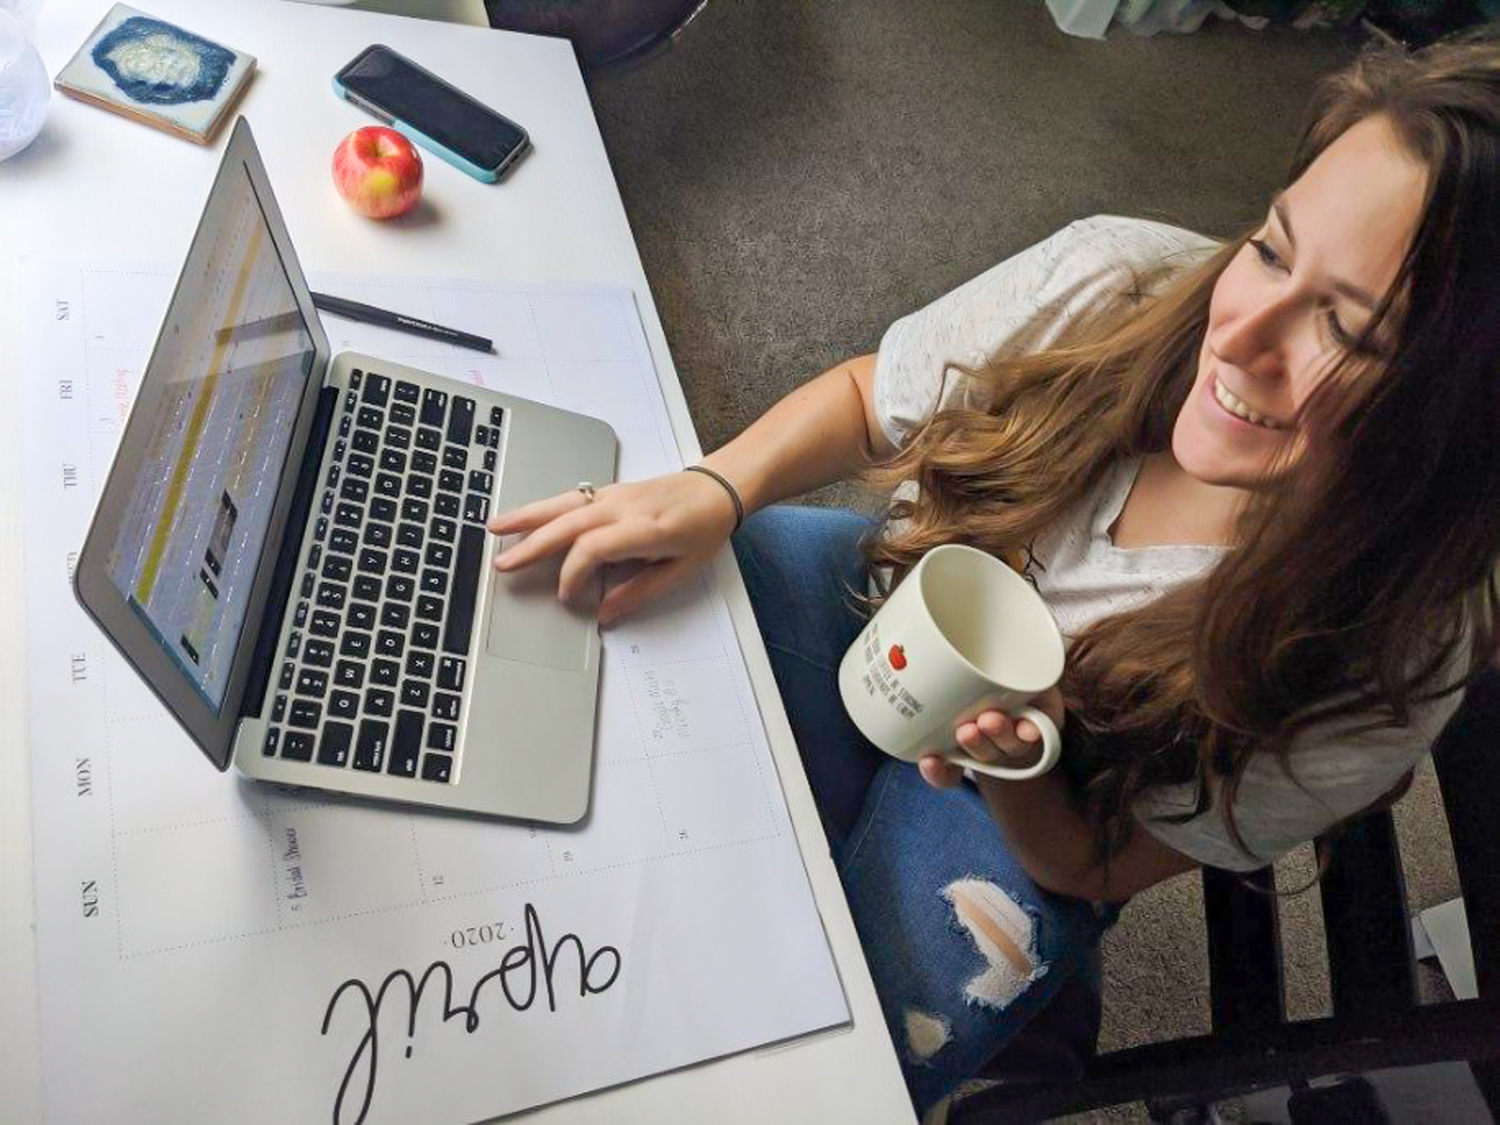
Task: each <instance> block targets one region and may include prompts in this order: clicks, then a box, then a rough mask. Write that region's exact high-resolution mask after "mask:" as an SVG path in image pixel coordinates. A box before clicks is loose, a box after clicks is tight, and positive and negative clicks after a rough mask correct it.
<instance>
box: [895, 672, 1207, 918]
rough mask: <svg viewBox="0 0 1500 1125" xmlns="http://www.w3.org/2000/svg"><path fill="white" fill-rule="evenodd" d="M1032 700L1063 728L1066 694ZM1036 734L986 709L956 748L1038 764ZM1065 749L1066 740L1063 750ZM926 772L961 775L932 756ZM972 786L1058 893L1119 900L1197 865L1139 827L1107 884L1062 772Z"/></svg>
mask: <svg viewBox="0 0 1500 1125" xmlns="http://www.w3.org/2000/svg"><path fill="white" fill-rule="evenodd" d="M1032 703H1033V705H1034V706H1037V707H1040V708H1041V709H1042V710H1043V711H1045V712H1046V713H1047V714H1048V715H1050V716H1052V720H1053V722H1055V723H1056V724H1057V727H1058V730H1059V732H1061V731H1062V729H1063V718H1064V716H1063V705H1062V697H1061V695H1059V694H1058V692H1057V689H1056V688H1054V689H1053V690H1052V691H1050V692H1048V693H1047V694H1046V695H1044V696H1042V697H1040V698H1038V699H1035V700H1033V701H1032ZM1039 737H1040V732H1039V731H1038V730H1037V729H1036V727H1035V726H1033V725H1032V724H1031V723H1030V722H1029V721H1028V720H1026V719H1022V720H1021V721H1020V722H1019V723H1012V722H1011V720H1010V719H1009V718H1008V717H1007V716H1005V715H1002V714H1001V713H1000V712H998V711H987V712H985V713H984V714H982V715H980V716H979V717H978V719H977V720H976V721H975V722H972V723H964V724H962V725H960V726H959V728H958V729H957V731H955V740H956V741H957V743H958V745H959V746H960V747H961V748H962V749H963V750H964V751H965V752H966V753H968V754H971V755H972V756H973V757H975V758H977V759H979V760H980V761H1004V762H1006V763H1007V764H1015V765H1025V764H1027V763H1028V762H1030V761H1034V760H1035V759H1036V756H1037V741H1038V738H1039ZM1067 752H1068V750H1067V738H1066V736H1064V738H1063V753H1064V754H1066V753H1067ZM921 770H922V776H923V778H925V779H926V780H927V781H928V782H929V783H930V784H933V785H937V786H942V787H947V786H952V785H957V784H958V783H959V782H960V781H961V780H962V778H963V771H962V770H961V769H960V768H959V767H957V766H955V765H954V764H953V763H951V762H949V761H946V760H945V759H943V758H941V757H939V756H938V755H935V754H934V755H929V756H928V757H925V758H923V759H922V761H921ZM974 781H975V784H976V785H977V786H978V787H979V792H980V794H981V795H982V796H983V797H984V801H985V804H987V805H988V806H989V809H990V813H991V815H992V816H994V818H995V821H996V823H997V824H999V826H1000V831H1001V832H1002V833H1003V834H1004V836H1005V843H1006V845H1007V846H1008V847H1009V849H1010V852H1011V854H1012V855H1014V856H1015V857H1016V861H1017V862H1018V863H1020V865H1021V867H1022V868H1023V869H1024V870H1025V872H1026V874H1027V875H1029V876H1031V879H1032V882H1034V883H1036V885H1037V886H1039V887H1042V888H1044V889H1046V890H1049V891H1052V892H1054V893H1055V894H1062V895H1072V896H1074V897H1075V898H1082V899H1087V900H1089V901H1090V902H1106V901H1117V900H1120V899H1126V898H1129V897H1130V896H1131V895H1133V894H1135V893H1136V892H1138V891H1143V890H1145V889H1146V888H1147V887H1149V886H1152V885H1153V884H1155V883H1160V882H1161V881H1162V880H1164V879H1170V878H1171V877H1172V876H1173V875H1180V874H1182V873H1183V872H1184V871H1191V870H1192V869H1193V868H1195V867H1198V866H1200V865H1199V863H1198V862H1197V861H1196V860H1193V859H1190V858H1188V857H1187V856H1185V855H1183V854H1182V853H1181V852H1178V851H1175V850H1173V849H1172V848H1169V847H1167V846H1166V845H1165V844H1163V843H1161V842H1160V841H1158V840H1157V839H1156V838H1155V837H1153V836H1152V835H1151V834H1150V833H1149V832H1147V831H1146V830H1145V829H1143V828H1137V829H1136V831H1135V832H1134V833H1133V834H1132V835H1131V838H1130V843H1129V844H1127V845H1126V846H1125V848H1124V850H1122V851H1121V852H1119V853H1118V854H1117V855H1115V856H1114V857H1113V858H1112V859H1111V860H1110V865H1109V878H1108V881H1107V882H1106V880H1105V871H1104V868H1103V866H1102V865H1100V864H1099V863H1097V862H1095V854H1096V844H1095V840H1096V836H1095V830H1094V827H1093V825H1092V824H1091V823H1090V822H1089V820H1088V818H1087V817H1085V816H1084V813H1083V809H1082V807H1081V805H1080V803H1079V800H1078V797H1077V795H1076V794H1075V793H1074V792H1073V791H1072V789H1071V788H1070V787H1069V785H1068V782H1067V779H1066V778H1065V777H1063V775H1062V774H1060V773H1059V772H1057V771H1056V770H1054V771H1052V772H1050V773H1046V774H1043V775H1042V776H1041V777H1037V778H1033V779H1031V780H1030V781H1005V780H1002V779H999V778H991V777H987V776H985V775H983V774H980V773H977V772H976V773H975V775H974Z"/></svg>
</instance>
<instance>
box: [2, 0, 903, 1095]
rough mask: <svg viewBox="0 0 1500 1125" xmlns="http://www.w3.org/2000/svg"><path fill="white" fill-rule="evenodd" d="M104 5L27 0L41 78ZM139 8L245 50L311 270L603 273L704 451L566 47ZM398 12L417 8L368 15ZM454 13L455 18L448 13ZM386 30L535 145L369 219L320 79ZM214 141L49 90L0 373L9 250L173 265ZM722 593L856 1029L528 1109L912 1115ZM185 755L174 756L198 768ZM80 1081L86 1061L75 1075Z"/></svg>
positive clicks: (762, 672)
mask: <svg viewBox="0 0 1500 1125" xmlns="http://www.w3.org/2000/svg"><path fill="white" fill-rule="evenodd" d="M109 6H110V0H53V2H52V3H49V4H46V5H44V6H43V9H42V12H41V17H40V20H39V23H38V27H37V45H38V47H39V48H40V50H41V52H42V55H43V58H44V59H45V60H46V63H47V68H48V72H49V73H52V74H56V73H57V71H58V69H59V68H60V67H61V66H62V65H63V64H64V63H65V62H66V61H67V59H68V58H69V57H70V56H71V55H72V53H73V52H74V50H76V49H77V47H78V45H79V44H80V43H81V42H82V41H83V39H84V37H85V36H86V35H87V33H88V32H89V31H90V30H91V29H92V28H93V27H94V25H95V24H96V23H97V22H98V20H99V19H100V18H101V17H102V15H103V13H104V12H105V11H106V10H107V9H108V7H109ZM146 7H148V8H149V10H150V11H151V12H152V14H154V15H159V16H162V17H164V18H167V19H173V20H176V21H178V22H180V23H181V24H182V25H183V26H185V27H187V28H189V29H190V30H194V31H198V32H201V33H203V34H206V35H208V36H210V37H213V38H216V39H219V40H221V41H223V42H225V43H228V44H230V45H232V46H234V47H237V48H239V49H241V50H244V51H248V52H250V53H251V54H254V55H255V56H256V58H257V60H258V64H259V65H258V73H257V75H256V77H255V79H254V81H253V82H252V84H251V86H250V88H249V90H248V92H247V94H246V95H245V97H244V99H243V101H242V102H241V103H240V105H239V107H238V109H239V110H240V111H241V112H243V113H245V114H246V116H248V117H249V118H250V119H251V122H252V124H253V125H254V126H255V132H256V139H257V141H258V143H259V145H260V148H261V150H262V153H263V155H264V157H265V162H266V166H267V168H268V169H269V172H270V176H271V180H272V183H273V184H274V185H275V188H276V193H277V198H278V200H279V201H280V204H281V207H282V210H283V212H284V214H285V216H286V220H287V223H288V226H289V227H290V229H291V232H292V236H293V238H294V240H295V242H296V245H297V249H298V254H299V256H300V258H301V260H302V264H303V266H304V268H305V269H307V270H310V271H312V270H342V271H367V272H370V273H381V274H411V275H425V276H438V277H452V276H458V277H478V278H494V279H504V280H516V281H597V282H612V283H618V284H624V285H628V286H630V287H631V289H632V290H634V292H635V294H636V297H637V301H638V303H639V306H640V309H641V316H642V319H643V321H644V324H645V330H646V338H647V340H648V341H649V343H650V347H651V353H652V357H653V358H654V360H655V363H656V369H657V372H658V374H659V376H660V379H661V384H662V389H663V391H664V393H665V395H666V400H667V405H668V409H669V411H670V412H671V415H672V422H673V426H674V428H675V430H676V433H677V438H678V442H679V445H680V447H681V451H682V455H683V457H684V458H685V459H687V460H692V459H693V458H695V457H696V456H697V455H698V454H699V453H700V452H701V451H700V449H699V446H698V442H697V438H696V436H695V434H694V431H693V426H692V421H691V419H690V418H689V416H688V412H687V406H686V403H685V402H684V400H683V397H682V392H681V387H680V386H679V384H678V381H677V373H676V370H675V368H674V367H673V365H672V357H671V355H670V354H669V353H668V350H667V343H666V339H665V337H664V335H663V333H662V328H661V322H660V320H659V318H658V316H657V313H656V307H655V305H654V303H653V302H652V300H651V294H650V290H649V288H648V286H647V282H646V277H645V274H644V272H643V270H642V267H641V261H640V257H639V255H638V254H637V252H636V247H635V242H634V240H633V238H632V237H631V233H630V227H629V224H628V222H627V220H626V216H625V212H624V209H623V207H622V205H621V202H620V196H619V191H618V189H617V187H616V185H615V181H614V177H613V174H612V172H611V170H610V167H609V163H608V160H607V158H606V156H605V152H604V146H603V144H602V142H601V140H600V136H599V131H598V128H597V126H596V124H595V121H594V116H593V111H592V109H591V107H590V104H589V101H588V96H587V93H586V91H585V89H584V85H583V82H582V79H581V76H580V75H579V72H578V67H577V64H576V63H575V61H574V58H573V53H572V50H571V48H570V47H569V46H568V45H567V44H566V43H564V42H561V41H558V40H553V39H545V38H539V37H532V36H523V35H511V34H506V33H501V32H495V31H490V30H488V29H485V30H479V29H476V28H472V27H464V26H459V23H462V22H469V23H475V24H480V25H483V23H484V14H483V7H482V4H481V3H480V2H479V0H364V3H363V4H361V5H360V7H361V8H365V7H368V8H373V9H378V10H376V11H369V10H356V9H351V8H339V7H320V6H312V5H302V4H290V3H281V2H278V0H220V2H219V3H215V4H213V5H206V4H193V3H191V2H190V0H151V3H149V4H148V5H146ZM394 10H406V11H409V12H411V13H412V14H416V15H425V16H429V17H434V18H429V19H408V18H403V17H401V16H395V15H389V14H384V13H388V12H391V11H394ZM443 21H458V22H443ZM372 42H386V43H390V44H392V45H394V46H396V47H398V49H401V50H404V51H405V52H407V53H409V54H411V55H413V56H415V57H417V58H418V59H419V60H437V61H436V63H435V64H433V65H434V68H435V69H439V70H440V71H441V72H442V73H443V74H444V75H445V76H446V77H448V78H450V79H452V80H453V81H454V82H455V83H456V84H457V85H459V86H461V87H463V88H465V89H467V90H470V91H472V92H473V93H474V94H475V95H476V96H478V97H479V98H480V99H481V100H483V101H486V102H489V103H490V104H492V105H494V106H496V107H497V108H498V109H500V110H501V111H502V112H504V113H506V114H508V115H510V116H513V117H514V118H515V119H516V120H518V121H520V122H522V123H523V124H524V125H525V126H526V127H527V129H528V130H529V131H530V133H531V135H532V138H533V141H534V143H535V150H534V151H533V152H532V153H531V154H530V155H529V156H528V157H527V158H526V159H525V160H524V161H523V162H522V164H521V165H520V166H519V167H518V169H517V171H516V173H515V175H513V176H512V177H511V178H510V179H509V180H508V181H507V182H506V183H504V184H502V185H499V186H488V185H481V184H479V183H478V182H476V181H473V180H470V179H468V178H467V177H465V176H463V175H461V174H459V173H458V172H456V171H454V170H452V169H450V168H448V167H447V166H446V165H444V164H442V163H441V162H439V161H431V162H430V165H429V176H428V181H427V184H426V188H425V191H424V197H425V199H426V200H427V201H429V202H430V204H431V208H432V209H431V211H429V212H428V213H427V217H426V218H425V220H424V221H421V222H418V223H414V224H389V225H380V224H376V223H372V222H370V221H368V220H365V219H362V218H360V217H358V216H356V215H355V214H353V212H351V211H350V210H349V209H348V208H347V207H346V206H345V205H344V204H343V203H342V201H340V200H339V199H338V197H337V196H336V194H335V193H334V191H333V188H332V186H331V182H330V179H329V172H328V163H329V158H330V155H331V153H332V151H333V148H334V146H335V144H336V143H337V142H338V140H339V138H340V137H342V136H343V135H344V134H345V133H347V132H348V131H350V130H351V129H354V128H356V127H358V126H360V125H364V124H368V123H369V119H368V118H366V117H364V116H363V115H362V114H360V113H359V111H357V110H356V109H354V108H353V107H351V106H349V105H347V104H345V103H343V102H341V101H339V100H338V99H337V98H336V97H334V95H333V94H332V92H331V90H330V87H329V79H330V78H331V76H332V75H333V74H334V72H335V71H336V70H337V69H338V68H339V67H340V66H341V65H342V64H343V63H345V62H346V61H348V59H350V58H352V57H353V55H354V54H355V53H356V51H358V50H359V49H360V48H362V47H364V46H365V45H367V44H369V43H372ZM228 132H229V130H228V129H227V128H226V129H224V130H223V131H222V132H221V133H220V134H219V136H218V137H217V138H216V140H215V143H214V145H213V146H212V147H210V148H201V147H199V146H197V145H193V144H189V143H187V142H184V141H181V140H178V139H176V138H174V137H172V136H169V135H168V134H165V133H162V132H159V131H157V130H154V129H150V128H147V127H145V126H142V125H138V124H134V123H132V122H129V121H127V120H125V119H123V118H120V117H117V116H115V115H113V114H108V113H104V112H101V111H100V110H98V109H95V108H92V107H90V106H86V105H83V104H81V103H78V102H75V101H71V100H69V99H66V98H63V97H62V96H60V95H57V94H54V95H53V99H52V105H51V109H50V112H49V116H48V121H47V125H46V127H45V129H44V131H43V133H42V135H41V136H40V137H38V139H37V140H36V141H35V142H34V143H33V144H32V146H31V147H30V148H29V149H27V150H26V151H25V152H23V153H21V154H20V155H18V156H16V157H13V158H11V159H10V160H9V161H6V162H4V163H0V379H3V380H5V381H6V382H7V383H9V384H11V385H12V386H14V385H16V384H17V383H18V382H19V380H20V379H22V378H24V377H25V372H23V371H21V370H20V369H19V345H18V341H17V331H18V327H19V326H18V324H17V315H16V314H17V306H18V294H17V291H16V290H17V281H18V263H19V259H20V257H21V256H22V255H27V254H80V255H93V256H103V257H112V258H134V259H139V260H146V261H160V262H166V263H170V264H171V265H172V266H173V267H174V268H175V267H176V266H177V265H178V264H179V263H180V261H181V258H182V255H183V254H184V253H185V251H186V247H187V244H188V242H189V240H190V238H191V235H192V232H193V229H194V227H195V225H196V223H197V220H198V216H199V213H200V210H201V207H202V202H203V199H204V197H205V195H206V193H207V190H208V186H209V184H210V182H211V181H212V178H213V175H214V172H215V170H216V169H217V168H218V164H219V158H220V155H221V153H222V151H223V145H224V141H225V138H226V137H227V135H228ZM20 423H21V419H20V417H19V416H18V414H17V413H16V412H15V411H14V410H10V411H3V412H0V629H3V635H4V636H5V638H6V639H7V640H8V642H9V643H8V644H6V645H5V646H4V648H3V651H0V1040H3V1042H4V1043H5V1048H4V1050H3V1051H0V1106H3V1107H4V1109H3V1113H0V1116H3V1117H4V1120H5V1121H6V1122H7V1125H22V1123H27V1122H36V1121H40V1120H41V1103H40V1090H39V1058H40V1053H39V1052H40V1049H39V1045H38V1029H37V988H36V951H35V942H36V929H35V914H34V907H33V897H32V859H31V785H30V761H29V748H28V745H27V740H26V679H25V676H26V654H25V648H24V638H25V623H24V616H23V614H22V606H21V597H22V579H21V568H22V565H23V551H22V544H21V538H20V529H21V495H22V493H21V456H20V445H21V442H20ZM717 578H718V580H719V583H720V586H721V589H722V590H723V591H724V592H725V593H726V595H727V597H728V601H729V606H730V610H731V613H732V615H733V618H734V622H735V626H736V629H737V630H738V633H739V636H740V638H741V643H742V645H743V647H744V650H745V655H746V658H747V661H748V663H749V667H750V673H751V677H752V680H753V683H754V688H755V694H756V698H757V699H758V701H759V702H760V706H761V710H762V714H763V715H764V717H765V721H766V726H767V731H768V734H769V737H770V741H771V746H772V750H773V753H774V756H775V760H776V765H777V768H778V770H779V772H780V776H781V781H782V786H783V789H784V791H785V793H786V796H787V801H788V804H789V806H790V809H791V815H792V821H793V824H794V826H795V829H796V832H797V837H798V840H799V841H800V843H801V847H802V852H803V857H804V860H805V862H806V865H807V869H808V873H809V876H810V877H811V880H812V886H813V890H814V893H815V895H816V898H817V903H818V907H819V910H820V912H821V914H822V917H823V922H824V926H825V928H826V930H827V933H828V937H829V940H830V942H831V944H832V947H833V952H834V955H835V957H836V959H837V962H838V966H839V971H840V974H841V976H842V979H843V983H844V988H845V990H846V993H847V995H848V998H849V1003H850V1007H851V1010H852V1012H853V1017H854V1018H853V1025H852V1027H850V1028H845V1029H840V1030H836V1031H833V1032H829V1033H825V1034H823V1035H819V1036H813V1037H809V1038H807V1039H803V1040H799V1041H795V1042H793V1043H790V1044H785V1045H782V1046H779V1047H772V1048H766V1049H763V1050H760V1051H753V1052H749V1053H746V1054H742V1055H739V1056H735V1057H733V1058H729V1059H723V1060H720V1061H718V1062H713V1063H707V1064H703V1065H700V1066H696V1067H691V1068H688V1069H686V1070H682V1071H678V1072H675V1073H673V1074H669V1075H663V1076H658V1077H655V1078H651V1079H645V1080H642V1081H639V1082H635V1083H632V1084H629V1085H627V1086H623V1087H619V1088H616V1089H614V1090H609V1091H604V1092H602V1093H599V1094H594V1095H590V1096H586V1097H581V1098H576V1099H573V1100H571V1101H568V1102H564V1103H560V1104H557V1105H554V1106H550V1107H546V1108H544V1109H541V1110H538V1111H536V1112H535V1113H534V1114H533V1115H532V1116H533V1117H534V1118H535V1119H538V1120H542V1121H549V1122H550V1121H567V1122H619V1121H632V1120H633V1121H699V1120H711V1121H714V1122H747V1123H749V1122H755V1123H759V1122H765V1121H777V1122H790V1121H809V1122H813V1121H816V1122H828V1121H858V1122H861V1123H866V1122H868V1123H875V1122H885V1121H906V1122H910V1121H911V1120H912V1113H911V1108H910V1103H909V1102H908V1100H907V1098H906V1093H905V1089H904V1087H903V1085H902V1082H901V1077H900V1072H899V1069H898V1067H897V1064H896V1058H895V1054H894V1051H893V1048H892V1045H891V1042H890V1039H889V1037H888V1036H887V1034H886V1031H885V1026H884V1024H883V1022H882V1020H881V1017H880V1011H879V1008H878V1006H877V1002H876V998H875V993H874V990H873V988H872V986H871V983H870V978H869V974H868V971H867V969H866V966H865V962H864V957H863V954H862V953H861V951H860V948H859V942H858V940H857V938H856V935H855V932H854V928H853V925H852V923H851V921H850V918H849V912H848V908H847V905H846V904H845V901H844V897H843V893H842V891H841V889H840V886H839V882H838V877H837V875H836V873H835V871H834V868H833V864H832V862H831V860H830V859H829V857H828V848H827V844H826V841H825V839H824V836H823V833H822V830H821V828H820V827H819V824H818V819H817V813H816V810H815V808H814V806H813V802H812V798H811V795H810V793H809V791H808V787H807V782H806V779H805V777H804V775H803V772H802V768H801V765H800V763H799V762H798V758H797V752H796V747H795V745H794V744H793V741H792V736H791V732H790V730H789V728H788V726H787V723H786V718H785V713H784V711H783V709H782V705H781V702H780V698H779V696H778V695H777V693H776V687H775V683H774V681H773V680H772V677H771V671H770V666H769V664H768V663H767V661H766V656H765V650H764V648H763V647H762V645H761V641H760V637H759V633H758V632H757V630H756V627H755V622H754V618H753V616H752V614H751V611H750V607H749V603H748V601H747V600H746V597H745V593H744V587H743V585H742V584H741V582H740V579H739V574H738V571H737V569H736V568H735V566H734V564H733V560H732V557H731V556H729V554H728V553H727V551H726V552H725V554H724V555H723V556H721V558H720V559H719V561H718V564H717ZM201 765H202V763H201V762H196V761H194V762H188V763H185V767H189V768H191V767H201ZM75 1077H76V1080H79V1081H87V1077H86V1076H75Z"/></svg>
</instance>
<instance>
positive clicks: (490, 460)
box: [484, 449, 496, 473]
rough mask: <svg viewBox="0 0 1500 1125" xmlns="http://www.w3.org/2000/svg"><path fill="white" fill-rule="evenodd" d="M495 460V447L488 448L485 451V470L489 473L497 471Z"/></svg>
mask: <svg viewBox="0 0 1500 1125" xmlns="http://www.w3.org/2000/svg"><path fill="white" fill-rule="evenodd" d="M495 460H496V453H495V451H494V450H493V449H486V450H485V451H484V470H485V472H487V473H493V472H494V471H495Z"/></svg>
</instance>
